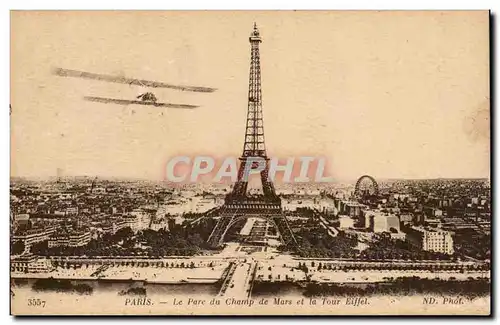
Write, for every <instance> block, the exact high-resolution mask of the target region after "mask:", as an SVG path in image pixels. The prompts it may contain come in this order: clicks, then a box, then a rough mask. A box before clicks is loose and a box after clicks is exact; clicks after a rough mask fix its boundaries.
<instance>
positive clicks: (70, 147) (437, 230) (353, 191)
mask: <svg viewBox="0 0 500 325" xmlns="http://www.w3.org/2000/svg"><path fill="white" fill-rule="evenodd" d="M489 24H490V13H489V12H488V11H12V12H11V55H10V57H11V102H10V104H11V105H10V118H11V182H10V208H11V209H10V271H11V273H10V299H11V313H12V314H13V315H483V316H485V315H490V312H491V311H490V299H491V298H490V294H491V292H490V290H491V273H490V267H491V235H492V234H491V227H490V225H491V203H492V202H491V193H490V183H491V182H490V80H489V76H490V62H489V57H490V56H489V53H490V52H489V26H490V25H489Z"/></svg>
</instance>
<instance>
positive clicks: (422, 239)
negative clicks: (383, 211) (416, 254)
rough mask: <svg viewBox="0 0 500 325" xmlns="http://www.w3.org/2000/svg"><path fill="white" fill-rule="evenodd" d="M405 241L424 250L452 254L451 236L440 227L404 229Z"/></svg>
mask: <svg viewBox="0 0 500 325" xmlns="http://www.w3.org/2000/svg"><path fill="white" fill-rule="evenodd" d="M406 241H407V242H408V243H409V244H410V245H411V246H413V247H417V248H419V249H422V250H425V251H432V252H438V253H444V254H450V255H451V254H453V252H454V250H453V237H452V235H451V233H450V232H448V231H445V230H442V229H429V228H427V229H426V228H422V227H412V228H409V229H408V230H406Z"/></svg>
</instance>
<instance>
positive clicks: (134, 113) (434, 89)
mask: <svg viewBox="0 0 500 325" xmlns="http://www.w3.org/2000/svg"><path fill="white" fill-rule="evenodd" d="M254 22H256V23H257V25H258V27H259V30H260V33H261V36H262V39H263V42H262V44H261V48H260V53H261V68H262V87H263V115H264V130H265V136H266V147H267V152H268V156H272V157H280V158H286V157H290V156H294V157H299V156H318V157H319V156H321V157H325V158H326V159H327V161H328V173H329V176H332V177H334V178H337V179H354V178H357V177H359V176H361V175H364V174H369V175H372V176H373V177H375V178H438V177H489V173H490V172H489V170H490V165H489V163H490V146H489V145H490V122H489V115H490V112H489V93H490V90H489V87H490V84H489V34H488V33H489V16H488V12H487V11H469V12H467V11H453V12H432V11H422V12H418V11H409V12H375V11H373V12H362V11H352V12H350V11H344V12H340V11H332V12H321V11H307V12H300V11H296V12H294V11H270V12H262V11H254V12H245V11H238V12H230V11H225V12H162V11H154V12H113V11H106V12H99V11H92V12H86V11H79V12H64V11H60V12H50V11H46V12H29V11H28V12H16V11H14V12H12V14H11V105H12V113H11V175H12V176H37V177H49V176H55V175H56V170H57V168H61V169H62V170H63V173H64V174H66V175H89V176H94V175H96V176H104V177H109V176H116V177H138V178H148V179H161V178H162V177H163V175H164V166H165V163H166V162H167V161H168V159H169V158H171V157H174V156H178V155H188V156H193V155H200V154H202V155H210V156H215V157H226V156H234V157H237V156H239V155H241V153H242V149H243V140H244V127H245V118H246V109H247V91H248V73H249V66H250V44H249V42H248V36H249V35H250V32H251V31H252V27H253V23H254ZM55 67H61V68H65V69H74V70H82V71H88V72H94V73H103V74H116V75H120V76H126V77H131V78H140V79H147V80H155V81H162V82H167V83H173V84H181V85H194V86H206V87H214V88H217V91H216V92H214V93H192V92H180V91H177V90H170V89H158V88H157V89H146V88H141V87H138V86H134V85H123V84H113V83H105V82H100V81H95V80H84V79H77V78H63V77H59V76H55V75H53V74H52V73H51V71H52V69H53V68H55ZM146 91H153V92H154V93H155V95H156V97H158V99H159V101H161V102H172V103H185V104H194V105H200V107H199V108H197V109H194V110H182V109H173V108H158V107H150V106H133V105H131V106H120V105H110V104H102V103H95V102H88V101H84V100H83V97H84V96H98V97H110V98H119V99H134V98H135V97H136V96H137V95H139V94H141V93H144V92H146Z"/></svg>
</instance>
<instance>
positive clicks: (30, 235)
mask: <svg viewBox="0 0 500 325" xmlns="http://www.w3.org/2000/svg"><path fill="white" fill-rule="evenodd" d="M55 231H56V228H55V227H47V228H34V229H28V230H23V231H21V232H18V233H16V234H14V236H12V241H18V240H19V241H22V242H23V243H24V247H25V249H26V250H28V249H29V247H31V245H33V244H34V243H38V242H42V241H45V240H49V238H50V236H51V235H52V234H53V233H54V232H55Z"/></svg>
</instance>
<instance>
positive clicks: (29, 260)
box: [10, 253, 53, 273]
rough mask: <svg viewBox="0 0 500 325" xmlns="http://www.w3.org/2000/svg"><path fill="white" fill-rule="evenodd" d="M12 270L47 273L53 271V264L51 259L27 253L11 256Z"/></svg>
mask: <svg viewBox="0 0 500 325" xmlns="http://www.w3.org/2000/svg"><path fill="white" fill-rule="evenodd" d="M10 270H11V271H12V272H21V273H46V272H50V271H52V270H53V266H52V262H51V261H50V259H47V258H40V257H38V256H35V255H33V254H31V253H27V254H23V255H20V256H15V257H14V256H13V257H11V259H10Z"/></svg>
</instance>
